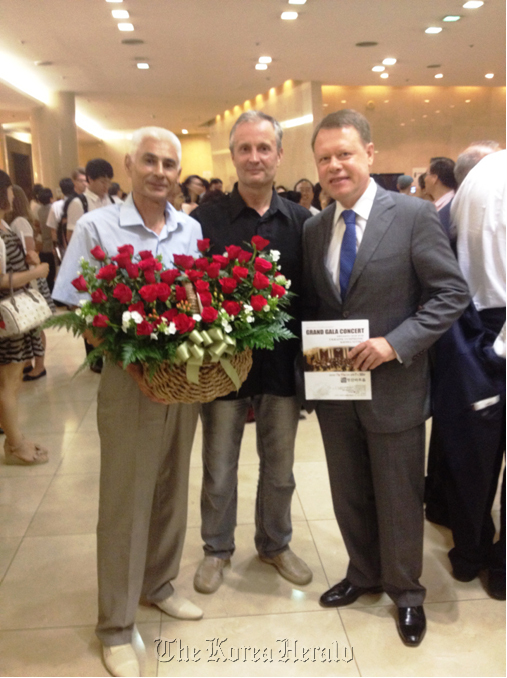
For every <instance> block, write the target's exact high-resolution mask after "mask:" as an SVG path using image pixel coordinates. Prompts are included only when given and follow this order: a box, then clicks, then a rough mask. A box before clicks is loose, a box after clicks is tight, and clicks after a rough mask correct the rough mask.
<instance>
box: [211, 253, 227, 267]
mask: <svg viewBox="0 0 507 678" xmlns="http://www.w3.org/2000/svg"><path fill="white" fill-rule="evenodd" d="M211 258H212V259H213V261H214V262H215V264H220V268H227V265H228V264H229V259H228V258H227V257H223V256H222V255H221V254H214V255H213V256H212V257H211Z"/></svg>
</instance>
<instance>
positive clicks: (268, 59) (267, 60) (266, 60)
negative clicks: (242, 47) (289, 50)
mask: <svg viewBox="0 0 507 678" xmlns="http://www.w3.org/2000/svg"><path fill="white" fill-rule="evenodd" d="M272 61H273V59H272V58H271V57H268V56H265V57H259V63H260V64H270V63H271V62H272Z"/></svg>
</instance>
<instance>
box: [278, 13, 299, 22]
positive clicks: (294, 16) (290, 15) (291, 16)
mask: <svg viewBox="0 0 507 678" xmlns="http://www.w3.org/2000/svg"><path fill="white" fill-rule="evenodd" d="M281 18H282V19H283V20H284V21H294V19H297V18H298V13H297V12H282V16H281Z"/></svg>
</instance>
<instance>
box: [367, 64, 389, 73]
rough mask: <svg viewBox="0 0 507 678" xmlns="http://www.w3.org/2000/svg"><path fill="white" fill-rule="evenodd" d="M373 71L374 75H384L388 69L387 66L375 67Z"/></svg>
mask: <svg viewBox="0 0 507 678" xmlns="http://www.w3.org/2000/svg"><path fill="white" fill-rule="evenodd" d="M371 70H372V71H373V72H374V73H383V71H385V70H386V67H385V66H374V67H373V68H372V69H371Z"/></svg>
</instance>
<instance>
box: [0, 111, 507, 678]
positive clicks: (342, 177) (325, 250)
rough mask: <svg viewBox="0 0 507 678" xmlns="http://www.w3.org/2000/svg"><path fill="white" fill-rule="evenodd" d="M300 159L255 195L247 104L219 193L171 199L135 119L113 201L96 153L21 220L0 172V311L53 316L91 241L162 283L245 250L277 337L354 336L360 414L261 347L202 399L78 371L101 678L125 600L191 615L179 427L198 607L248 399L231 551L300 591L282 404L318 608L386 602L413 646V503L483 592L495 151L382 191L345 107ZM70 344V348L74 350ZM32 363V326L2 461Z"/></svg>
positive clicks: (499, 575) (419, 528)
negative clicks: (274, 294)
mask: <svg viewBox="0 0 507 678" xmlns="http://www.w3.org/2000/svg"><path fill="white" fill-rule="evenodd" d="M312 149H313V153H314V157H315V163H316V168H317V173H318V177H319V183H318V184H316V185H314V184H313V183H312V182H311V181H309V180H308V179H306V178H302V179H299V180H297V181H296V182H295V184H294V186H293V189H287V188H286V187H285V186H281V185H277V184H276V172H277V169H278V166H279V165H280V163H281V162H282V159H283V147H282V129H281V127H280V125H279V123H278V122H277V121H276V120H274V119H273V118H272V117H270V116H268V115H266V114H264V113H261V112H258V111H248V112H246V113H243V114H242V115H241V116H240V117H239V118H238V120H236V122H235V124H234V126H233V127H232V130H231V133H230V151H231V158H232V162H233V164H234V167H235V170H236V174H237V182H236V183H235V184H234V186H233V187H227V188H228V189H230V190H229V191H228V192H225V191H224V184H223V182H222V181H221V180H220V179H219V178H213V179H211V181H209V182H208V181H207V180H206V179H204V178H202V177H200V176H198V175H196V174H192V175H190V176H188V177H187V178H186V179H185V180H184V181H183V182H181V183H180V172H181V144H180V142H179V140H178V138H177V137H176V136H175V135H174V134H172V133H171V132H169V131H168V130H164V129H161V128H156V127H147V128H142V129H140V130H137V131H136V132H135V133H134V135H133V137H132V142H131V148H130V150H129V153H128V154H127V157H126V161H125V167H126V171H127V174H128V176H129V178H130V181H131V184H132V190H131V192H129V193H128V194H125V193H123V192H122V191H121V189H120V187H119V186H118V184H113V183H112V179H113V167H112V166H111V164H110V163H109V162H108V161H107V160H105V159H101V158H97V159H94V160H91V161H89V162H88V163H87V165H86V167H85V168H77V169H76V170H75V171H74V172H73V173H72V175H71V176H70V177H66V178H63V179H62V180H61V181H60V191H61V194H62V195H61V197H60V199H59V200H57V201H55V202H53V193H52V191H51V190H50V189H48V188H43V187H42V186H40V185H36V186H34V189H33V198H32V202H31V204H29V203H28V199H27V197H26V196H25V194H24V192H23V190H22V189H20V188H19V187H16V186H12V185H11V181H10V178H9V176H8V175H7V174H6V173H5V172H0V295H1V296H2V297H5V296H7V295H9V294H10V288H11V287H13V288H14V289H20V288H22V287H24V286H26V285H27V284H28V283H30V281H39V283H37V284H39V287H40V288H41V291H42V290H43V288H44V286H46V287H47V288H48V289H49V290H51V292H52V297H53V298H54V300H55V301H56V302H57V303H58V304H60V305H65V306H69V307H72V306H75V305H77V304H78V295H77V292H76V290H75V289H74V287H73V286H72V284H71V282H72V280H73V279H74V278H75V275H76V270H77V269H78V267H79V262H80V260H81V259H82V258H84V259H85V260H87V261H92V259H91V255H90V250H91V249H92V248H93V247H94V246H99V247H100V248H101V249H102V250H103V251H104V252H107V253H109V255H112V254H115V253H116V251H117V248H118V247H119V246H122V245H132V246H133V247H134V250H135V251H136V252H139V251H141V250H144V251H146V250H149V251H151V252H152V253H153V254H154V255H161V256H162V260H163V262H164V264H165V265H166V266H168V267H170V266H172V262H173V257H174V255H175V254H188V255H197V252H198V248H197V241H198V240H199V239H202V238H203V237H204V238H209V240H210V242H211V250H210V252H211V254H216V255H222V254H223V252H224V251H225V248H226V246H230V245H239V246H242V245H243V243H244V242H245V241H246V242H249V241H250V240H251V238H252V237H253V236H255V235H258V236H262V237H264V238H266V239H268V240H269V242H270V246H271V248H273V249H274V250H277V251H278V252H279V262H278V263H279V265H280V270H281V273H283V274H284V275H285V276H286V277H287V278H288V279H290V280H291V282H292V287H291V291H293V292H295V294H294V296H293V297H292V298H291V307H290V314H291V316H292V320H291V321H290V324H289V326H290V329H291V330H292V331H293V332H294V334H295V335H296V337H299V336H300V333H301V332H300V323H301V321H302V320H305V321H312V320H318V321H340V320H347V319H349V320H351V319H367V320H368V321H369V329H370V339H368V340H367V341H364V342H362V343H360V344H358V345H357V346H355V347H354V348H352V349H351V350H350V351H349V352H348V360H349V361H352V362H353V365H354V369H356V370H360V371H371V380H372V394H373V395H372V399H371V400H356V401H355V400H342V401H333V400H319V401H315V402H307V401H306V400H305V396H304V386H303V375H302V371H303V370H302V366H301V362H300V358H301V352H300V342H299V339H298V338H296V339H291V340H288V341H285V342H282V343H279V344H277V345H276V347H275V349H274V350H273V351H269V350H266V349H256V350H254V352H253V365H252V369H251V371H250V373H249V375H248V377H247V379H246V381H245V382H244V384H243V385H242V386H241V388H240V390H239V392H234V393H232V394H231V395H229V396H226V397H224V398H219V399H217V400H215V401H213V402H210V403H206V404H203V405H202V406H199V405H198V404H195V405H188V404H175V405H164V404H161V403H160V402H157V401H155V400H154V399H153V398H152V397H150V396H148V395H146V394H145V392H144V391H143V389H142V388H141V387H140V386H139V375H138V373H137V372H136V370H135V368H134V367H131V369H128V370H123V369H122V368H121V367H119V366H118V365H116V364H112V363H110V362H108V361H106V362H105V364H104V365H102V364H95V365H93V366H92V369H94V371H97V372H101V373H102V375H101V388H100V392H99V398H98V430H99V435H100V440H101V471H100V501H99V523H98V528H97V543H98V556H97V557H98V580H99V620H98V624H97V629H96V632H97V635H98V637H99V639H100V641H101V643H102V646H103V658H104V662H105V665H106V667H107V668H108V670H109V671H110V673H111V674H112V675H116V676H127V675H128V676H134V675H141V674H140V671H141V667H142V663H143V656H144V646H143V643H142V640H141V638H140V636H139V633H138V631H137V629H136V626H135V617H136V611H137V605H138V603H139V601H140V600H143V601H145V602H148V603H151V604H153V605H156V606H158V608H159V609H161V610H162V611H163V612H164V613H166V614H168V615H170V616H172V617H175V618H178V619H187V620H198V619H200V618H201V617H202V611H201V610H200V609H199V608H198V607H197V606H196V605H195V604H194V603H192V602H191V601H190V600H188V599H186V598H185V597H183V596H181V595H180V594H178V593H177V592H176V591H175V590H174V588H173V585H172V583H171V582H172V580H174V578H175V577H176V575H177V573H178V567H179V561H180V558H181V553H182V548H183V541H184V536H185V531H186V514H187V491H188V474H189V458H190V451H191V448H192V443H193V439H194V434H195V429H196V425H197V420H198V417H199V416H200V417H201V419H202V426H203V451H202V454H203V480H202V495H201V535H202V540H203V543H204V556H203V559H202V561H201V562H200V564H199V566H198V568H197V571H196V573H195V578H194V587H195V589H196V590H197V591H199V592H201V593H206V594H213V593H215V592H216V591H217V590H218V589H219V588H220V586H221V585H222V583H223V581H224V577H225V576H226V567H227V566H229V565H230V563H231V560H232V557H233V554H234V550H235V543H234V531H235V527H236V513H237V486H238V459H239V455H240V448H241V440H242V436H243V431H244V427H245V422H246V417H247V412H248V408H249V407H253V410H254V414H255V427H256V436H257V451H258V455H259V482H258V488H257V498H256V506H255V525H256V532H255V549H256V551H257V553H258V554H259V557H260V559H261V560H262V561H264V562H266V563H268V564H270V565H272V566H274V567H275V568H276V569H277V571H278V572H279V574H280V575H281V576H282V577H284V578H285V579H287V580H289V581H290V582H292V583H293V584H294V585H296V586H305V585H306V584H308V583H309V582H310V581H311V579H312V572H311V570H310V568H309V567H308V565H307V564H306V563H305V562H304V561H303V560H302V559H301V558H300V557H299V556H298V555H297V554H296V553H294V552H293V551H292V549H291V548H290V542H291V537H292V522H291V501H292V497H293V493H294V489H295V480H294V475H293V464H294V445H295V439H296V435H297V427H298V421H299V415H300V411H301V407H302V405H303V406H304V407H305V408H306V409H307V410H308V411H312V409H314V410H315V411H316V413H317V417H318V421H319V425H320V429H321V434H322V439H323V443H324V449H325V453H326V459H327V465H328V472H329V479H330V485H331V493H332V500H333V507H334V511H335V515H336V519H337V521H338V525H339V527H340V530H341V533H342V536H343V539H344V543H345V548H346V550H347V555H348V559H349V563H348V568H347V572H346V576H345V578H344V579H343V580H342V581H340V582H339V583H337V584H336V585H334V586H333V587H331V588H330V589H329V590H328V591H326V592H325V593H323V594H322V596H321V598H320V603H321V605H322V606H324V607H341V606H345V605H349V604H351V603H353V602H355V601H356V600H357V599H358V598H359V597H360V596H362V595H364V594H368V593H375V592H380V591H385V592H386V593H387V594H388V595H389V596H390V597H391V599H392V600H393V602H394V603H395V605H396V607H397V615H396V625H397V629H398V632H399V635H400V637H401V639H402V641H403V642H404V643H405V644H406V645H407V646H410V647H416V646H418V645H419V644H420V643H421V641H422V640H423V638H424V634H425V631H426V620H425V615H424V608H423V602H424V598H425V588H424V586H423V585H422V584H421V583H420V576H421V572H422V556H423V520H424V513H423V503H424V501H425V502H426V517H427V519H428V520H432V521H434V522H437V523H439V524H441V525H444V526H446V527H448V528H449V529H450V530H452V535H453V539H454V547H453V549H452V551H451V552H450V553H449V558H450V561H451V565H452V571H453V575H454V577H455V578H456V579H458V580H459V581H471V580H472V579H474V578H475V577H477V576H478V575H479V574H480V573H482V572H486V573H487V578H486V589H487V591H488V593H489V594H490V595H491V596H492V597H494V598H496V599H500V600H504V599H505V471H504V476H503V490H502V515H501V520H502V524H501V531H500V540H499V541H497V542H496V543H493V542H494V538H495V529H494V525H493V521H492V518H491V510H492V505H493V499H494V496H495V492H496V488H497V485H498V481H499V475H500V473H501V468H502V461H503V458H504V452H505V231H506V212H507V210H506V207H507V204H506V203H507V190H506V172H505V169H506V166H505V162H506V158H505V156H506V153H507V151H504V150H500V147H499V146H498V144H495V142H490V141H480V142H473V143H472V144H471V145H470V146H469V147H468V148H467V149H465V150H464V151H463V153H462V154H460V155H459V157H458V158H457V161H456V163H454V161H453V160H451V159H450V158H446V157H440V156H439V157H433V158H431V159H430V161H429V164H428V169H427V171H426V173H425V174H424V175H421V176H419V177H418V178H417V181H414V180H413V179H412V177H411V176H409V175H405V174H404V175H400V176H399V178H398V181H397V190H396V191H387V190H385V189H384V188H382V187H381V186H380V185H378V184H377V183H376V182H375V181H374V180H373V179H372V178H371V177H370V168H371V166H372V164H373V159H374V146H373V141H372V138H371V131H370V127H369V124H368V122H367V120H366V119H365V118H364V116H362V115H361V114H359V113H357V112H355V111H352V110H349V109H345V110H342V111H337V112H335V113H331V114H329V115H327V116H326V117H325V118H324V119H323V120H322V121H321V122H319V123H318V125H317V126H316V128H315V130H314V133H313V138H312ZM414 189H415V190H414ZM125 225H128V228H124V226H125ZM55 276H56V281H55ZM46 280H47V285H46V283H45V282H44V283H42V282H41V281H46ZM48 296H49V295H48ZM89 339H90V342H91V343H90V344H88V343H87V347H86V350H87V351H90V350H92V348H93V344H94V338H93V337H92V336H91V335H90V336H89ZM44 347H45V340H44V335H43V333H42V334H41V333H40V332H37V331H35V330H34V331H30V332H29V333H28V334H24V335H21V336H19V337H1V336H0V422H1V424H2V426H3V428H4V431H5V436H6V439H5V445H4V450H5V462H6V463H10V464H13V463H16V464H25V465H32V464H41V463H45V462H47V460H48V451H47V450H46V449H44V448H43V447H41V446H40V445H38V444H36V443H33V442H31V441H28V440H26V439H25V438H24V437H23V435H22V432H21V431H20V430H19V426H18V418H17V394H18V391H19V386H20V383H21V379H22V376H23V375H22V373H23V370H25V376H24V379H25V380H27V381H30V380H34V379H39V378H41V377H43V376H45V374H46V370H45V367H44V350H45V348H44ZM463 356H466V357H467V360H468V362H467V361H466V360H465V359H464V357H463ZM298 364H299V367H296V369H295V366H297V365H298ZM471 366H472V367H471ZM430 383H432V390H431V392H430ZM430 396H431V398H432V407H431V406H430ZM430 416H433V431H432V436H431V442H430V454H429V461H428V475H427V478H426V483H425V472H424V465H425V460H424V457H425V437H424V436H425V421H426V419H428V417H430Z"/></svg>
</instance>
